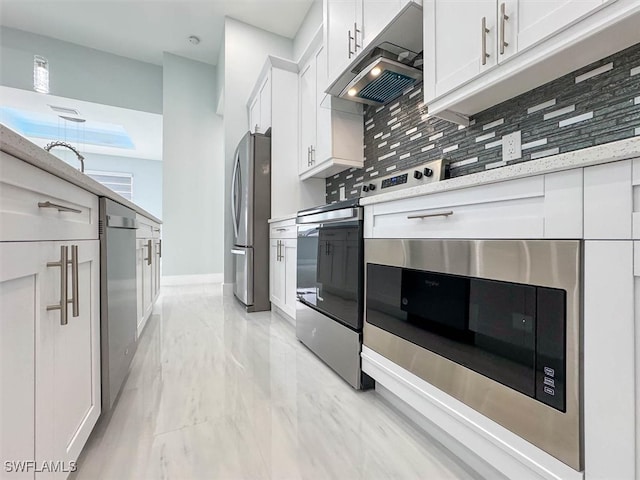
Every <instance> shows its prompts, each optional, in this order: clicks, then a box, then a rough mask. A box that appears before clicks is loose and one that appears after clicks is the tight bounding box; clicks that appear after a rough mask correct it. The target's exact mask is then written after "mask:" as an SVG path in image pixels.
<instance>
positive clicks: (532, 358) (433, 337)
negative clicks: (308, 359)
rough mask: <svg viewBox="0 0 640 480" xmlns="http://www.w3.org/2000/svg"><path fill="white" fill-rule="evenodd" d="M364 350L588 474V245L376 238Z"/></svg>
mask: <svg viewBox="0 0 640 480" xmlns="http://www.w3.org/2000/svg"><path fill="white" fill-rule="evenodd" d="M365 265H366V299H365V303H366V306H365V324H364V345H366V346H367V347H369V348H371V349H372V350H375V351H376V352H378V353H380V354H381V355H383V356H385V357H386V358H388V359H390V360H391V361H393V362H394V363H396V364H398V365H400V366H402V367H403V368H405V369H407V370H408V371H410V372H412V373H414V374H416V375H417V376H419V377H421V378H423V379H424V380H426V381H428V382H429V383H431V384H432V385H434V386H436V387H437V388H439V389H441V390H443V391H444V392H446V393H448V394H450V395H451V396H453V397H455V398H457V399H458V400H460V401H462V402H463V403H465V404H467V405H469V406H470V407H471V408H473V409H475V410H477V411H479V412H480V413H482V414H484V415H486V416H487V417H489V418H491V419H492V420H494V421H496V422H497V423H499V424H501V425H502V426H504V427H505V428H507V429H509V430H511V431H512V432H514V433H516V434H518V435H520V436H521V437H523V438H524V439H526V440H528V441H529V442H531V443H533V444H534V445H536V446H538V447H539V448H541V449H542V450H544V451H546V452H548V453H549V454H551V455H553V456H554V457H556V458H558V459H559V460H561V461H563V462H564V463H566V464H567V465H569V466H571V467H572V468H574V469H576V470H581V468H582V455H581V440H580V439H581V421H580V419H581V405H580V398H581V395H580V392H581V386H580V377H581V373H580V288H581V269H580V265H581V242H580V241H577V240H426V239H412V240H402V239H367V240H365Z"/></svg>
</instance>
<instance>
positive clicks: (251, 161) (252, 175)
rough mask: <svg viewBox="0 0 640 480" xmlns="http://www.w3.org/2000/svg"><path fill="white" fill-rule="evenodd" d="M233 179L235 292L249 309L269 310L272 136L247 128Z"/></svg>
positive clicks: (237, 152) (235, 162) (236, 158)
mask: <svg viewBox="0 0 640 480" xmlns="http://www.w3.org/2000/svg"><path fill="white" fill-rule="evenodd" d="M231 181H232V183H231V208H232V211H231V218H232V223H233V234H234V246H233V248H232V249H231V253H232V254H233V258H234V271H235V283H234V287H233V293H234V295H235V296H236V298H237V299H238V300H240V302H242V303H243V304H244V305H245V307H246V309H247V311H248V312H259V311H263V310H269V309H270V308H271V305H270V303H269V225H268V222H267V220H268V219H269V217H270V216H271V137H269V136H268V135H263V134H260V133H250V132H247V134H246V135H245V136H244V137H243V138H242V140H241V141H240V144H239V145H238V148H237V149H236V151H235V155H234V166H233V175H232V180H231Z"/></svg>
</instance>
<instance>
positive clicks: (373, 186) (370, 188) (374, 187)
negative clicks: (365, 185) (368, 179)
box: [369, 183, 376, 192]
mask: <svg viewBox="0 0 640 480" xmlns="http://www.w3.org/2000/svg"><path fill="white" fill-rule="evenodd" d="M375 189H376V185H375V184H374V183H370V184H369V190H371V191H372V192H373V191H374V190H375Z"/></svg>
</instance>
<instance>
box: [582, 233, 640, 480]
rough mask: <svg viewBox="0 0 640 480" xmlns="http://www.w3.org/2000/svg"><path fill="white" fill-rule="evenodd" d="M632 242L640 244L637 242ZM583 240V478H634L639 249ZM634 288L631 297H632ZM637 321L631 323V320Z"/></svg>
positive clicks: (622, 243)
mask: <svg viewBox="0 0 640 480" xmlns="http://www.w3.org/2000/svg"><path fill="white" fill-rule="evenodd" d="M635 243H636V244H638V243H640V242H635ZM633 244H634V242H631V241H615V240H614V241H586V242H585V251H584V352H583V353H584V468H585V478H586V479H587V480H595V479H602V480H604V479H610V478H620V479H623V478H625V479H626V478H629V479H631V478H638V474H640V472H638V471H637V470H636V464H635V463H636V449H637V448H638V447H637V446H636V436H638V437H640V431H636V428H637V427H636V421H637V418H638V415H639V414H640V400H639V399H637V398H636V387H635V385H636V380H637V378H638V376H640V370H638V366H639V365H638V360H637V358H639V357H638V354H637V352H640V350H639V348H640V336H638V334H637V332H636V323H635V320H636V319H638V318H639V317H640V260H639V259H638V258H637V255H640V249H639V248H637V247H636V252H635V255H636V259H635V263H636V265H637V267H638V268H636V269H635V273H634V248H633V247H634V246H633ZM634 290H635V293H634ZM634 317H635V319H634Z"/></svg>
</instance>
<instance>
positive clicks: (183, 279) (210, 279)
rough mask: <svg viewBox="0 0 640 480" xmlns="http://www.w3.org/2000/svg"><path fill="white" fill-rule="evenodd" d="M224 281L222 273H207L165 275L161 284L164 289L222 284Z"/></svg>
mask: <svg viewBox="0 0 640 480" xmlns="http://www.w3.org/2000/svg"><path fill="white" fill-rule="evenodd" d="M223 279H224V274H222V273H205V274H201V275H163V276H162V280H161V282H160V283H161V285H162V286H163V287H172V286H178V285H199V284H210V283H222V281H223Z"/></svg>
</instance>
